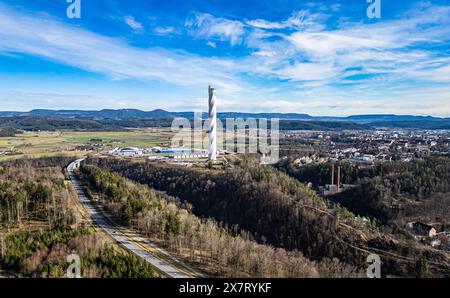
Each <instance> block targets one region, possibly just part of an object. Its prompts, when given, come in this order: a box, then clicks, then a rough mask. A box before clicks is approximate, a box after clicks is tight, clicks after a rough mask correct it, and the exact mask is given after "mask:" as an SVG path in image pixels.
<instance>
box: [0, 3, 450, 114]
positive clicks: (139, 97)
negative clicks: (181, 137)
mask: <svg viewBox="0 0 450 298" xmlns="http://www.w3.org/2000/svg"><path fill="white" fill-rule="evenodd" d="M68 5H69V4H68V3H66V0H39V1H31V0H29V1H24V0H11V1H9V0H0V110H23V111H24V110H30V109H33V108H51V109H102V108H139V109H144V110H151V109H156V108H163V109H167V110H172V111H186V110H206V108H207V106H206V103H207V101H206V96H207V86H208V84H212V85H213V86H214V87H216V89H217V90H218V97H219V101H218V104H219V106H218V110H219V111H246V112H271V111H273V112H299V113H309V114H312V115H350V114H367V113H397V114H420V115H436V116H450V0H446V1H443V0H440V1H439V0H435V1H413V0H408V1H403V0H395V1H394V0H382V3H381V18H380V19H369V18H368V17H367V15H366V9H367V7H368V5H369V4H368V3H366V0H349V1H343V0H340V1H301V0H296V1H281V0H272V1H249V0H239V1H238V0H233V1H231V0H228V1H219V0H216V1H189V0H185V1H181V0H180V1H171V0H165V1H152V0H146V1H144V0H133V1H119V0H81V18H80V19H69V18H67V16H66V9H67V7H68Z"/></svg>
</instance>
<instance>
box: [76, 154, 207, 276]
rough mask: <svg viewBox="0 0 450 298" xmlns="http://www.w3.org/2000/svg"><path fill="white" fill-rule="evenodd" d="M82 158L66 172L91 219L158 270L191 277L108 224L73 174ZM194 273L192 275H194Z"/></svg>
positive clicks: (172, 274) (171, 274)
mask: <svg viewBox="0 0 450 298" xmlns="http://www.w3.org/2000/svg"><path fill="white" fill-rule="evenodd" d="M83 160H84V159H78V160H76V161H74V162H72V163H71V164H70V165H69V166H68V167H67V172H68V173H69V177H70V180H71V181H72V183H73V185H74V186H75V189H76V190H77V193H78V198H79V199H80V201H81V203H82V204H83V206H84V207H85V208H86V210H87V212H88V213H89V215H90V216H91V218H92V220H93V221H94V222H95V223H96V224H97V225H98V226H99V227H101V228H102V229H103V230H104V231H105V232H106V233H108V234H109V235H110V236H111V237H113V238H114V239H115V240H116V241H117V242H119V243H120V244H121V245H122V246H124V247H125V248H127V249H128V250H130V251H131V252H133V253H134V254H136V255H137V256H139V257H141V258H142V259H144V260H145V261H147V262H148V263H150V264H151V265H153V266H154V267H155V268H157V269H158V270H160V271H162V272H164V273H165V274H167V275H168V276H170V277H174V278H189V277H192V275H188V274H186V273H184V272H183V271H181V270H179V269H178V268H176V267H175V266H173V265H171V264H170V263H168V262H167V261H165V260H162V259H160V258H158V257H156V256H154V255H153V254H151V253H149V252H148V251H147V250H145V249H144V248H143V247H142V245H139V244H138V243H137V242H136V241H134V240H133V239H131V238H129V237H127V236H126V235H125V234H124V233H122V232H121V231H120V230H119V229H118V228H117V227H115V226H113V225H111V224H109V223H108V222H107V221H106V220H105V218H104V216H103V214H102V212H101V211H99V210H98V209H97V208H96V207H95V206H94V204H93V203H92V202H91V201H90V200H89V199H88V198H87V197H86V195H85V194H84V191H83V189H82V187H81V186H80V184H79V182H78V180H77V178H76V176H75V175H74V174H73V169H74V168H75V167H79V165H80V163H81V162H82V161H83ZM194 274H195V275H197V276H199V274H198V273H197V272H195V273H194ZM195 275H194V276H195Z"/></svg>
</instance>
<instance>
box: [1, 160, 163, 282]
mask: <svg viewBox="0 0 450 298" xmlns="http://www.w3.org/2000/svg"><path fill="white" fill-rule="evenodd" d="M73 159H74V158H68V157H52V158H39V159H22V160H13V161H3V162H0V276H2V275H3V274H6V275H7V276H14V277H63V276H64V275H65V274H66V270H67V268H68V266H69V265H70V264H69V263H68V262H67V259H66V257H67V256H68V255H70V254H72V253H76V254H78V255H79V256H80V258H81V271H82V276H83V277H158V276H160V274H159V273H158V272H156V271H155V270H154V269H153V268H152V267H151V266H150V265H149V264H148V263H146V262H144V261H143V260H141V259H139V258H138V257H136V256H135V255H133V254H131V253H129V252H126V251H125V250H123V249H122V248H120V247H119V246H118V245H117V244H115V243H114V242H113V241H112V240H111V239H110V238H109V237H108V236H106V234H105V233H103V232H101V231H100V230H98V229H96V228H93V227H91V224H90V223H89V222H86V220H85V219H83V216H82V215H81V214H80V212H79V211H78V210H77V208H76V202H77V197H76V193H75V190H74V189H73V188H72V186H71V184H70V183H68V182H67V180H66V177H65V172H64V168H65V167H66V166H67V164H68V163H69V162H70V161H72V160H73Z"/></svg>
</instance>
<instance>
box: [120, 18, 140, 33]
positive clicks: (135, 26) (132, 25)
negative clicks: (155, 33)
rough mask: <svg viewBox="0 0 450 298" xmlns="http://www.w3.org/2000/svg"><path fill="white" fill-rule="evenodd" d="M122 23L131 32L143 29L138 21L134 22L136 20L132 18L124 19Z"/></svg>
mask: <svg viewBox="0 0 450 298" xmlns="http://www.w3.org/2000/svg"><path fill="white" fill-rule="evenodd" d="M124 21H125V23H126V24H127V25H128V26H130V28H131V29H133V30H136V31H140V30H142V29H144V26H143V25H142V24H141V23H139V22H138V21H136V19H135V18H134V17H133V16H126V17H124Z"/></svg>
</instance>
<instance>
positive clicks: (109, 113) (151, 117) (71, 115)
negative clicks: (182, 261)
mask: <svg viewBox="0 0 450 298" xmlns="http://www.w3.org/2000/svg"><path fill="white" fill-rule="evenodd" d="M177 117H184V118H188V119H193V117H194V113H193V112H169V111H165V110H161V109H157V110H153V111H141V110H137V109H120V110H112V109H104V110H98V111H96V110H92V111H89V110H44V109H39V110H32V111H29V112H14V111H10V112H0V124H3V125H6V123H9V124H13V123H16V124H19V123H24V122H25V123H28V124H29V126H30V127H33V126H34V125H33V123H38V125H36V127H38V126H40V125H42V122H45V121H52V122H58V123H66V124H68V126H72V124H73V125H74V126H77V125H80V126H81V127H83V128H85V127H91V126H92V127H97V126H103V127H105V126H107V127H105V129H111V127H114V126H120V127H130V126H135V127H142V126H145V125H151V124H155V125H160V126H167V125H170V121H168V120H171V119H174V118H177ZM1 118H3V119H1ZM61 118H62V119H73V120H85V121H90V122H87V123H86V122H83V121H81V122H80V121H62V120H61ZM203 118H207V114H206V113H203ZM218 118H220V119H225V118H267V119H268V118H279V119H280V120H281V124H280V126H281V128H283V127H291V126H292V127H296V128H298V129H301V128H302V127H306V128H309V129H314V128H321V127H322V126H323V127H324V128H325V129H327V130H329V129H332V128H333V127H335V128H338V129H339V128H340V129H364V128H370V127H390V128H395V127H398V128H424V129H450V118H439V117H432V116H414V115H394V114H369V115H352V116H347V117H333V116H331V117H330V116H311V115H308V114H297V113H239V112H223V113H218ZM51 119H53V120H51ZM283 123H284V124H283ZM288 123H289V125H288ZM51 126H52V125H50V127H51ZM57 126H58V125H57ZM18 128H20V125H18Z"/></svg>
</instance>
